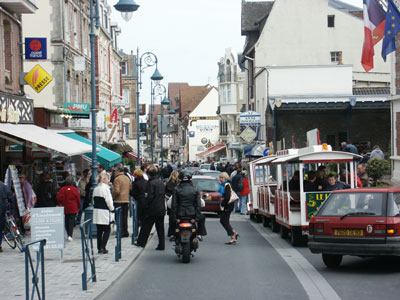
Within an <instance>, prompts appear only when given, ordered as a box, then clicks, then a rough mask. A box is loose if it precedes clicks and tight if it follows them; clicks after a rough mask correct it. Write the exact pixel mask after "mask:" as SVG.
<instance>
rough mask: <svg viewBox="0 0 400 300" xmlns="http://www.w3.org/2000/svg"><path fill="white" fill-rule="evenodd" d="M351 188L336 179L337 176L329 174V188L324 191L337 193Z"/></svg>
mask: <svg viewBox="0 0 400 300" xmlns="http://www.w3.org/2000/svg"><path fill="white" fill-rule="evenodd" d="M349 188H350V186H349V185H348V184H346V183H344V182H342V181H338V180H337V179H336V175H334V174H329V176H328V186H327V187H326V188H325V189H324V190H325V191H336V190H344V189H349Z"/></svg>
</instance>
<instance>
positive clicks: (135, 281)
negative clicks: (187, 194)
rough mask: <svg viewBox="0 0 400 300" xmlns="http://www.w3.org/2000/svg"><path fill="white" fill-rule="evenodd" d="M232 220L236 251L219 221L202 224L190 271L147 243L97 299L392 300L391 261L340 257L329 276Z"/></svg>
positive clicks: (251, 225)
mask: <svg viewBox="0 0 400 300" xmlns="http://www.w3.org/2000/svg"><path fill="white" fill-rule="evenodd" d="M232 219H233V220H232V225H233V227H234V228H235V230H236V231H238V232H239V233H240V237H239V240H238V243H237V244H236V245H225V244H224V243H225V242H227V241H228V237H227V236H226V233H225V231H224V230H223V228H222V226H221V225H220V223H219V220H218V219H216V218H215V217H214V218H212V217H210V218H207V224H206V225H207V230H208V236H206V237H205V240H204V241H203V242H202V243H200V248H199V249H198V251H197V252H196V253H195V257H194V258H192V260H191V262H190V264H183V263H182V262H181V260H180V259H178V257H177V256H176V255H175V253H174V250H173V247H172V243H170V242H168V241H167V247H166V250H165V251H156V250H155V247H156V246H157V243H156V240H157V239H156V238H153V239H152V240H151V241H149V243H148V245H147V247H146V249H145V250H144V251H143V252H142V254H141V255H140V257H139V258H138V260H137V261H136V262H135V263H134V264H133V265H132V266H131V267H130V268H129V269H128V271H127V272H126V273H125V274H124V275H123V276H122V277H121V278H120V279H119V280H118V281H117V282H116V283H115V284H114V285H113V286H112V287H111V288H110V289H109V290H108V291H107V292H106V293H105V294H103V295H102V297H100V298H99V299H152V300H153V299H177V300H180V299H182V300H183V299H185V300H187V299H202V300H204V299H230V300H232V299H246V300H250V299H281V300H283V299H296V300H301V299H313V300H314V299H315V300H319V299H329V300H339V299H343V300H344V299H348V300H350V299H351V300H353V299H363V300H364V299H365V300H368V299H400V295H399V292H398V287H397V284H398V278H399V273H400V263H399V262H398V261H397V260H395V261H394V260H393V259H360V258H353V257H345V258H344V260H343V263H342V266H341V267H340V268H338V269H336V270H331V269H327V268H326V267H325V265H324V264H323V262H322V259H321V257H320V255H316V254H312V253H310V251H309V250H308V248H306V247H303V248H293V247H292V246H291V245H290V244H289V241H286V240H282V239H281V238H280V237H279V236H278V235H277V234H275V233H272V232H271V230H270V229H269V228H264V227H262V225H261V224H257V223H255V222H253V221H250V220H249V219H248V217H244V216H240V217H239V216H233V218H232Z"/></svg>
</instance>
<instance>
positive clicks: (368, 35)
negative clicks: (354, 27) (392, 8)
mask: <svg viewBox="0 0 400 300" xmlns="http://www.w3.org/2000/svg"><path fill="white" fill-rule="evenodd" d="M363 6H364V45H363V51H362V57H361V64H362V65H363V67H364V69H365V71H366V72H368V71H369V70H371V69H372V68H373V67H374V54H375V51H374V46H375V45H376V44H377V43H378V42H379V41H380V40H381V39H382V38H383V34H384V28H385V11H384V10H383V8H382V6H380V4H379V3H378V2H377V1H376V0H363Z"/></svg>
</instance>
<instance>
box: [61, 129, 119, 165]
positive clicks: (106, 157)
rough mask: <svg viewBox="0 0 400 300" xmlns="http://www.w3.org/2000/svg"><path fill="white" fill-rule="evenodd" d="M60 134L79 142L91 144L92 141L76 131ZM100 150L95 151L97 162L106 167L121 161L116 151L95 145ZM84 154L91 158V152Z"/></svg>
mask: <svg viewBox="0 0 400 300" xmlns="http://www.w3.org/2000/svg"><path fill="white" fill-rule="evenodd" d="M59 134H61V135H64V136H66V137H69V138H71V139H74V140H77V141H79V142H82V143H85V144H88V145H92V141H91V140H88V139H85V138H84V137H82V136H80V135H79V134H76V133H73V132H71V133H61V132H60V133H59ZM96 147H97V148H98V149H100V151H98V152H97V162H98V163H100V164H103V165H104V166H105V167H106V168H108V167H112V166H113V165H115V164H117V163H120V162H121V161H122V158H121V155H119V154H118V153H115V152H114V151H111V150H109V149H107V148H104V147H103V146H100V145H96ZM84 155H85V156H87V157H89V158H92V153H90V152H89V153H85V154H84Z"/></svg>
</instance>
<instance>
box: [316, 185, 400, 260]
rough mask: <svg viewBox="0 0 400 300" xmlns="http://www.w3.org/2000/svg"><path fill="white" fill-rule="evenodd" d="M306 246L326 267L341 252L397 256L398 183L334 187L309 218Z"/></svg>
mask: <svg viewBox="0 0 400 300" xmlns="http://www.w3.org/2000/svg"><path fill="white" fill-rule="evenodd" d="M308 246H309V248H310V250H311V252H312V253H321V254H322V259H323V261H324V263H325V265H326V266H327V267H338V266H339V265H340V263H341V262H342V258H343V255H355V256H360V257H369V256H400V186H395V187H384V188H362V189H349V190H340V191H334V192H333V193H332V194H331V195H330V196H329V197H328V198H327V199H326V200H325V202H324V203H323V204H322V206H321V207H320V209H319V210H318V212H317V213H316V214H315V216H314V217H313V218H311V220H310V226H309V240H308Z"/></svg>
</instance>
